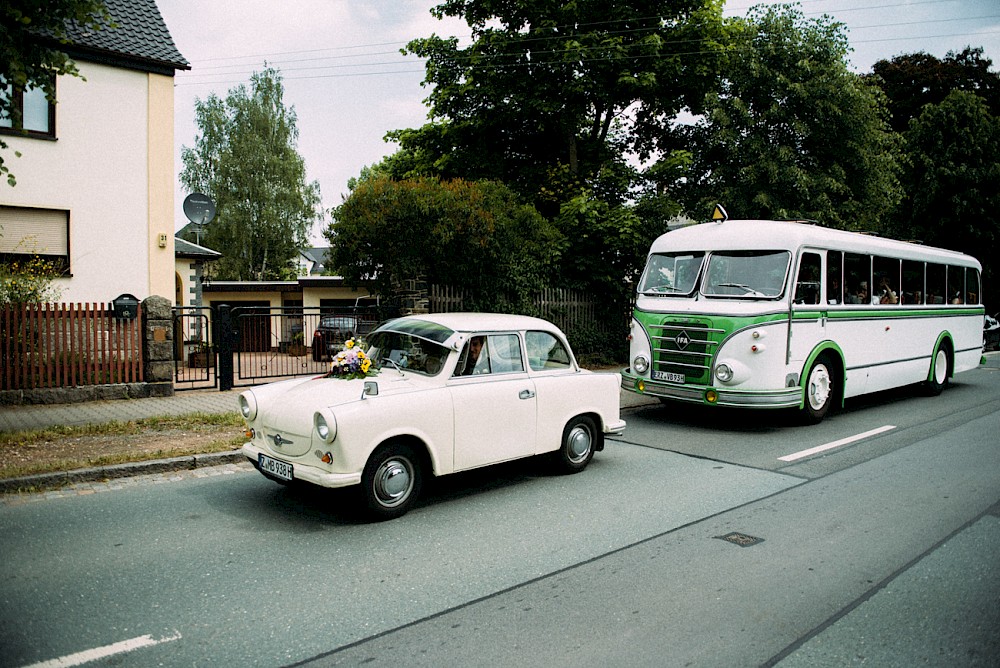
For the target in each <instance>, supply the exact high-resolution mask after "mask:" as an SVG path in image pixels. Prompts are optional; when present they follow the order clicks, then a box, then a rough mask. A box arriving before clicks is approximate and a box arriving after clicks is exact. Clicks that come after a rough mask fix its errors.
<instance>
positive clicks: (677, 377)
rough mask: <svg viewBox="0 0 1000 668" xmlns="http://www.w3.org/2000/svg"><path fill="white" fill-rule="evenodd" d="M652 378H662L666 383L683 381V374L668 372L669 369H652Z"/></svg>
mask: <svg viewBox="0 0 1000 668" xmlns="http://www.w3.org/2000/svg"><path fill="white" fill-rule="evenodd" d="M653 380H662V381H666V382H668V383H683V382H684V374H682V373H670V372H669V371H654V372H653Z"/></svg>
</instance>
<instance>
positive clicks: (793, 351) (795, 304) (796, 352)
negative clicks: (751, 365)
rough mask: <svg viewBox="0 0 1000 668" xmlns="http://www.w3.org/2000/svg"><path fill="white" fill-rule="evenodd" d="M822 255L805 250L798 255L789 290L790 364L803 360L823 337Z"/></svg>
mask: <svg viewBox="0 0 1000 668" xmlns="http://www.w3.org/2000/svg"><path fill="white" fill-rule="evenodd" d="M822 276H823V256H822V255H820V253H818V252H815V251H805V252H803V253H802V254H801V255H800V257H799V266H798V269H797V271H796V274H795V283H794V289H793V293H792V324H791V326H792V332H791V344H790V348H789V352H790V356H789V364H791V365H792V366H795V365H796V364H801V363H802V362H803V361H805V358H806V357H807V356H808V355H809V353H811V352H812V350H813V348H814V347H815V346H816V344H817V343H819V342H820V341H822V340H823V339H825V338H826V319H827V311H826V304H825V303H824V302H823V299H822V297H823V290H822V285H823V284H822V280H821V277H822Z"/></svg>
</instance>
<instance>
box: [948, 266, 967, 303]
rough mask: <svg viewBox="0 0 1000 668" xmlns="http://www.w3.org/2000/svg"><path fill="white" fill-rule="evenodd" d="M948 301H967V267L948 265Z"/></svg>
mask: <svg viewBox="0 0 1000 668" xmlns="http://www.w3.org/2000/svg"><path fill="white" fill-rule="evenodd" d="M948 303H949V304H964V303H965V268H964V267H954V266H951V265H949V266H948Z"/></svg>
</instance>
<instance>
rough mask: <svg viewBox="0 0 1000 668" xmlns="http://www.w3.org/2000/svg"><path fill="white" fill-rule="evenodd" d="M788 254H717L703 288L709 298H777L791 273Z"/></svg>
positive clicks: (709, 267) (720, 252) (710, 259)
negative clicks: (786, 276) (786, 277)
mask: <svg viewBox="0 0 1000 668" xmlns="http://www.w3.org/2000/svg"><path fill="white" fill-rule="evenodd" d="M790 259H791V253H789V252H788V251H716V252H714V253H712V255H711V257H709V260H708V271H707V275H706V278H705V282H704V285H703V286H702V294H704V295H705V296H706V297H736V298H744V299H747V298H752V299H775V298H777V297H780V296H781V293H782V291H783V289H784V285H785V275H786V274H787V273H788V265H789V260H790Z"/></svg>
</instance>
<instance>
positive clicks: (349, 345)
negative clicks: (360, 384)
mask: <svg viewBox="0 0 1000 668" xmlns="http://www.w3.org/2000/svg"><path fill="white" fill-rule="evenodd" d="M364 347H365V345H364V343H363V342H362V341H361V340H360V339H348V340H347V341H346V342H345V343H344V349H343V350H341V351H340V352H339V353H337V354H336V355H334V357H333V360H332V361H331V362H330V372H329V373H328V374H327V377H328V378H343V379H344V380H354V379H357V378H368V377H369V376H374V375H376V374H377V373H378V370H377V369H372V361H371V360H370V359H369V358H368V356H367V355H365V351H364Z"/></svg>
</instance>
